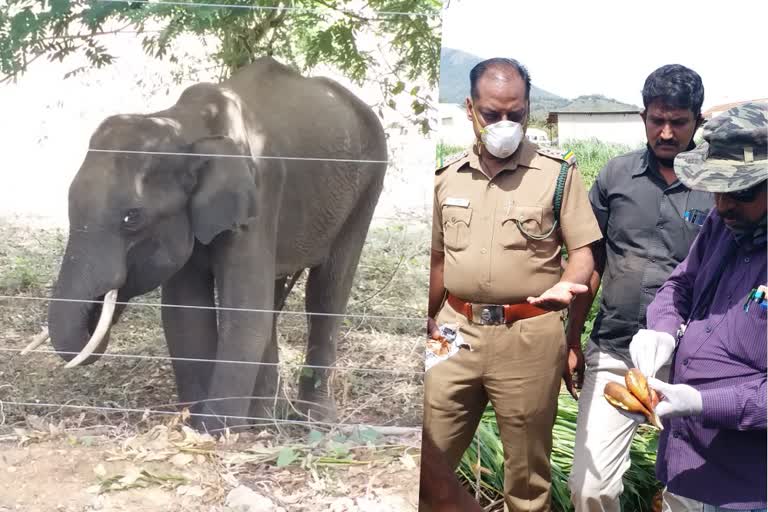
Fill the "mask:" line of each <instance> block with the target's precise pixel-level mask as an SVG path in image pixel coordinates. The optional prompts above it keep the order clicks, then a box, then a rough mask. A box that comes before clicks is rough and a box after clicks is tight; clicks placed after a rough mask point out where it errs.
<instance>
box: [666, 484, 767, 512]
mask: <svg viewBox="0 0 768 512" xmlns="http://www.w3.org/2000/svg"><path fill="white" fill-rule="evenodd" d="M765 510H766V509H759V508H756V509H752V510H740V511H739V512H764V511H765ZM661 512H736V510H735V509H732V508H722V507H718V506H716V505H707V504H706V503H702V502H700V501H696V500H692V499H691V498H685V497H683V496H679V495H677V494H673V493H671V492H669V491H668V490H667V489H664V492H663V493H662V505H661Z"/></svg>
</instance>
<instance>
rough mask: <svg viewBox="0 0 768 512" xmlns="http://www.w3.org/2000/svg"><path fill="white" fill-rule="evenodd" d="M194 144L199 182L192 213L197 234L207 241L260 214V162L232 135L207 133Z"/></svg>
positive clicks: (192, 158) (194, 169)
mask: <svg viewBox="0 0 768 512" xmlns="http://www.w3.org/2000/svg"><path fill="white" fill-rule="evenodd" d="M190 146H191V147H190V148H189V152H190V153H195V155H194V156H190V157H189V158H190V168H191V170H192V173H193V175H194V176H195V182H196V186H195V188H194V190H193V192H192V197H191V198H190V202H189V214H190V219H191V224H192V230H193V232H194V234H195V237H196V238H197V239H198V240H200V242H202V243H203V244H206V245H207V244H209V243H210V242H211V241H212V240H213V239H214V238H216V236H217V235H218V234H220V233H222V232H223V231H227V230H236V229H237V228H238V227H240V226H242V225H244V224H246V223H247V222H248V220H249V219H251V218H253V217H255V216H256V206H257V204H256V165H255V163H254V161H253V159H252V158H250V155H249V153H248V152H247V151H245V150H244V149H243V147H242V146H241V145H239V144H237V143H236V142H235V141H233V140H232V139H230V138H229V137H225V136H213V137H205V138H203V139H200V140H198V141H196V142H194V143H193V144H191V145H190ZM198 155H199V156H198Z"/></svg>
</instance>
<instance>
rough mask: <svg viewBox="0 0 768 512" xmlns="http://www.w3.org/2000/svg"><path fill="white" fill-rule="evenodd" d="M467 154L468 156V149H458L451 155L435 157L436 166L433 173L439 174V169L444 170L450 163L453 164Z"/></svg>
mask: <svg viewBox="0 0 768 512" xmlns="http://www.w3.org/2000/svg"><path fill="white" fill-rule="evenodd" d="M468 156H469V151H460V152H458V153H454V154H452V155H448V156H440V157H439V158H438V159H437V168H436V169H435V174H439V173H440V172H441V171H443V170H445V169H446V168H447V167H449V166H450V165H451V164H455V163H456V162H458V161H459V160H461V159H463V158H466V157H468Z"/></svg>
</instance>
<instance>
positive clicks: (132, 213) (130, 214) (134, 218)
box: [123, 208, 141, 230]
mask: <svg viewBox="0 0 768 512" xmlns="http://www.w3.org/2000/svg"><path fill="white" fill-rule="evenodd" d="M140 226H141V211H140V210H138V209H135V208H134V209H130V210H128V211H126V212H125V213H124V214H123V227H124V228H125V229H128V230H134V229H138V228H139V227H140Z"/></svg>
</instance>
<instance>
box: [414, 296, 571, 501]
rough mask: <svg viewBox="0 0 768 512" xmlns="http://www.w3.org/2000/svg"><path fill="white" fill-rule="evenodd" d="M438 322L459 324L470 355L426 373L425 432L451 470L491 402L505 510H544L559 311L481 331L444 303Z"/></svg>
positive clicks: (558, 364) (559, 353)
mask: <svg viewBox="0 0 768 512" xmlns="http://www.w3.org/2000/svg"><path fill="white" fill-rule="evenodd" d="M436 321H437V323H438V325H443V324H458V326H459V330H460V333H461V335H462V336H463V338H464V340H465V341H466V342H467V343H469V344H470V345H471V346H472V350H471V351H470V350H468V349H466V348H462V349H461V350H460V351H459V352H458V353H457V354H455V355H454V356H452V357H450V358H448V359H447V360H445V361H441V362H440V363H438V364H436V365H435V366H433V367H432V368H431V369H430V370H429V371H428V372H427V373H426V375H425V378H424V429H425V430H426V431H428V432H429V433H430V435H431V436H432V438H433V439H434V441H435V444H436V445H437V447H438V449H439V450H440V451H441V452H443V454H444V456H445V457H446V459H447V461H448V463H449V464H451V465H452V467H453V468H456V467H457V466H458V464H459V462H460V461H461V457H462V455H463V454H464V451H465V450H466V449H467V447H468V446H469V444H470V443H471V442H472V439H473V436H474V433H475V430H476V429H477V426H478V424H479V422H480V417H481V415H482V413H483V411H484V410H485V407H486V405H487V403H488V400H490V401H491V403H492V404H493V407H494V410H495V412H496V419H497V423H498V425H499V432H500V434H501V442H502V444H503V446H504V500H505V504H506V507H507V509H508V510H509V511H510V512H523V511H525V512H545V511H549V510H550V496H551V491H550V482H551V470H550V462H549V458H550V453H551V450H552V426H553V424H554V421H555V415H556V414H557V396H558V392H559V390H560V381H561V378H562V372H563V368H564V365H565V356H566V347H565V333H564V329H563V324H562V320H561V317H560V313H558V312H552V313H546V314H544V315H540V316H538V317H534V318H529V319H526V320H521V321H519V322H515V323H513V324H511V325H492V326H482V325H477V324H473V323H470V322H469V321H468V320H467V319H466V317H464V316H463V315H460V314H459V313H457V312H456V311H455V310H454V309H453V308H451V306H450V305H449V304H448V303H446V304H444V306H443V308H442V309H441V311H440V313H439V314H438V315H437V318H436Z"/></svg>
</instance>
